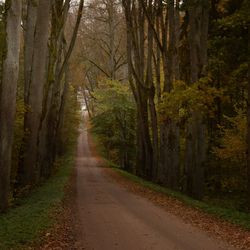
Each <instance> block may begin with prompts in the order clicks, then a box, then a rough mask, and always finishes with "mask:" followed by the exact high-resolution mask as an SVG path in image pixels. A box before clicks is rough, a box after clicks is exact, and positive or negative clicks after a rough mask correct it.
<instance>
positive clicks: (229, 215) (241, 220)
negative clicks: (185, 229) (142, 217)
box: [109, 164, 250, 230]
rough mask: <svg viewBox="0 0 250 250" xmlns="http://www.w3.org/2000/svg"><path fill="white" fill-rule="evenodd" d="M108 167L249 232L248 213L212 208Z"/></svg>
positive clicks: (249, 217) (111, 165)
mask: <svg viewBox="0 0 250 250" xmlns="http://www.w3.org/2000/svg"><path fill="white" fill-rule="evenodd" d="M109 166H110V167H112V168H113V169H114V170H115V171H116V172H118V173H119V174H120V175H122V176H123V177H125V178H127V179H129V180H131V181H133V182H135V183H137V184H139V185H141V186H144V187H146V188H149V189H151V190H153V191H156V192H159V193H163V194H165V195H167V196H170V197H172V198H175V199H177V200H180V201H182V202H183V203H184V204H186V205H188V206H191V207H193V208H196V209H199V210H201V211H204V212H206V213H208V214H212V215H215V216H216V217H218V218H220V219H223V220H226V221H228V222H230V223H232V224H235V225H238V226H241V227H242V228H244V229H247V230H250V214H249V213H244V212H240V211H237V210H236V209H233V208H224V207H219V206H214V205H212V204H209V203H206V202H203V201H198V200H195V199H192V198H191V197H189V196H186V195H184V194H182V193H180V192H176V191H172V190H170V189H168V188H165V187H162V186H160V185H157V184H155V183H153V182H150V181H146V180H144V179H142V178H140V177H138V176H135V175H133V174H131V173H128V172H126V171H124V170H121V169H120V168H118V167H117V166H116V165H114V164H109Z"/></svg>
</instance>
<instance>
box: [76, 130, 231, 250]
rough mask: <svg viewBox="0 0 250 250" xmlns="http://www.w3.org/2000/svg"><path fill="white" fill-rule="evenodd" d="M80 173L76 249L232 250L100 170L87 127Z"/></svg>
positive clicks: (82, 137)
mask: <svg viewBox="0 0 250 250" xmlns="http://www.w3.org/2000/svg"><path fill="white" fill-rule="evenodd" d="M76 172H77V177H76V179H77V183H76V207H77V209H76V215H75V216H76V218H77V220H78V222H79V228H78V247H77V249H86V250H90V249H91V250H92V249H94V250H113V249H119V250H174V249H175V250H217V249H224V250H230V249H233V248H231V247H229V246H227V245H226V243H223V242H220V241H218V240H215V239H212V238H210V237H209V236H208V235H207V234H206V233H205V232H203V231H201V230H199V229H196V228H194V227H193V226H191V225H188V224H185V223H184V222H183V221H182V220H181V219H180V218H178V217H175V216H173V215H172V214H170V213H168V212H166V211H165V210H163V209H162V208H160V207H157V206H156V205H154V204H152V203H151V202H150V201H148V200H147V199H145V198H142V197H140V196H137V195H135V194H133V193H130V192H129V191H127V190H126V189H124V188H123V187H121V186H119V185H118V184H117V183H115V182H113V181H112V179H111V178H109V177H108V176H107V175H105V173H104V169H103V168H101V167H98V166H97V160H96V158H95V157H93V156H92V154H91V152H90V148H89V144H88V134H87V131H86V129H84V128H83V129H82V130H81V133H80V136H79V139H78V151H77V161H76Z"/></svg>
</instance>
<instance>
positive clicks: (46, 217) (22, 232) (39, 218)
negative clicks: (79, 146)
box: [0, 154, 74, 250]
mask: <svg viewBox="0 0 250 250" xmlns="http://www.w3.org/2000/svg"><path fill="white" fill-rule="evenodd" d="M73 161H74V157H73V156H72V154H70V155H65V156H64V157H63V158H61V159H60V160H59V162H58V163H57V164H58V167H59V168H58V171H57V173H56V174H55V175H54V176H53V177H51V178H50V179H49V180H47V181H46V182H44V183H43V185H42V186H40V187H37V188H36V189H35V190H33V191H32V193H31V194H30V195H29V196H28V197H26V198H22V199H19V200H18V201H17V203H18V205H17V206H16V207H14V208H12V209H10V210H9V212H7V213H6V214H2V215H0V249H3V250H7V249H27V248H28V245H30V244H32V243H33V242H34V241H39V237H40V236H41V234H42V233H43V232H45V230H47V229H49V228H50V227H51V226H52V225H53V224H54V223H55V218H53V213H55V212H56V211H57V210H59V209H60V208H61V207H60V203H61V201H62V199H63V197H64V188H65V185H66V184H67V182H68V180H69V177H70V175H71V171H72V166H73Z"/></svg>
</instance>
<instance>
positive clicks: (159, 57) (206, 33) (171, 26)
mask: <svg viewBox="0 0 250 250" xmlns="http://www.w3.org/2000/svg"><path fill="white" fill-rule="evenodd" d="M87 8H88V11H86V13H87V16H85V17H84V18H86V19H87V20H86V23H85V26H84V28H83V29H82V30H80V31H79V34H80V35H82V36H83V37H85V40H84V41H83V44H82V45H81V47H80V51H79V52H78V53H79V58H85V60H84V61H82V62H81V63H82V68H83V72H84V78H83V86H82V89H83V93H84V94H85V98H86V100H87V101H86V102H87V110H88V112H89V116H90V117H91V122H92V131H93V133H94V134H96V135H97V137H98V141H99V142H100V143H101V145H102V148H101V151H102V152H103V154H104V156H105V157H106V158H108V159H109V160H110V161H112V162H114V163H115V164H117V165H119V166H121V167H122V168H123V169H125V170H127V171H129V172H131V173H133V174H136V175H138V176H140V177H143V178H145V179H147V180H150V181H153V182H156V183H159V184H161V185H163V186H165V187H168V188H170V189H173V190H177V191H180V192H182V193H184V194H187V195H189V196H191V197H193V198H195V199H205V200H208V201H212V202H215V203H217V202H219V203H223V204H224V205H226V206H233V207H235V208H237V209H239V210H241V211H242V210H243V211H247V209H248V208H249V202H250V200H249V197H250V158H249V157H250V156H249V153H248V152H250V148H249V147H250V140H249V138H250V137H249V134H250V131H249V130H250V120H249V119H250V118H249V114H250V111H249V109H250V106H249V96H250V95H249V86H250V85H249V84H250V82H249V80H250V79H249V72H250V71H249V70H250V68H249V48H250V45H249V41H250V38H249V35H250V33H249V17H250V14H249V13H250V9H249V1H234V0H211V1H209V0H203V1H196V0H192V1H191V0H190V1H174V0H172V1H171V0H169V1H152V0H148V1H144V0H137V1H132V0H124V1H122V3H121V2H120V1H118V0H117V1H115V0H107V1H98V0H96V1H92V2H91V4H90V5H89V6H88V7H87ZM88 15H89V16H88ZM84 48H86V49H85V50H84ZM100 58H101V59H100ZM79 60H80V59H79ZM79 74H81V75H82V71H80V73H79Z"/></svg>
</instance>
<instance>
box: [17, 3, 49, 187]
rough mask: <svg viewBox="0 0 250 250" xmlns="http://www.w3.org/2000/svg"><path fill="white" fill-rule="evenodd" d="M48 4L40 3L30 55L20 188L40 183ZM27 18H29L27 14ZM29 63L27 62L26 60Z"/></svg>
mask: <svg viewBox="0 0 250 250" xmlns="http://www.w3.org/2000/svg"><path fill="white" fill-rule="evenodd" d="M50 3H51V2H50V1H49V2H48V1H47V0H39V2H38V7H37V18H36V27H35V33H34V34H31V36H32V35H33V36H34V38H31V39H34V44H33V53H32V69H31V70H30V72H31V73H30V74H31V75H30V83H29V91H28V93H29V94H28V98H27V104H26V105H27V106H28V108H29V111H28V112H27V113H26V117H25V133H26V135H25V138H24V143H25V146H24V152H23V160H22V170H21V172H22V177H21V182H22V184H23V185H34V184H36V183H37V182H38V181H39V178H40V169H39V165H38V164H37V157H38V143H39V141H38V139H39V129H40V122H41V115H42V108H43V93H44V86H45V83H46V78H47V77H46V76H47V55H48V38H49V28H50V22H51V18H50V13H51V4H50ZM28 15H29V14H28ZM26 59H27V60H28V58H27V57H26Z"/></svg>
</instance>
